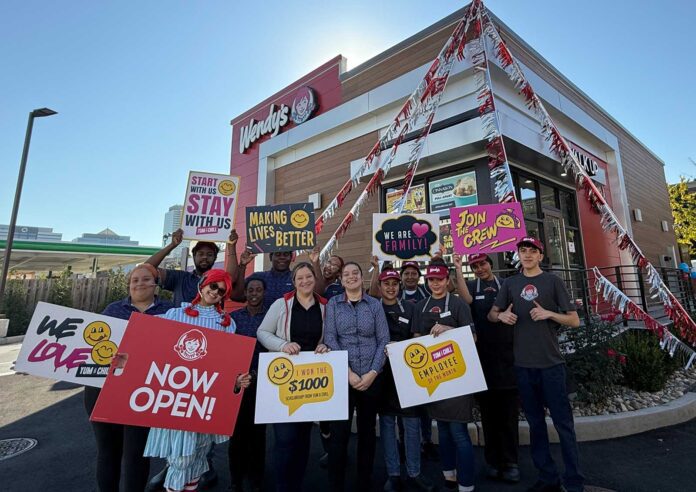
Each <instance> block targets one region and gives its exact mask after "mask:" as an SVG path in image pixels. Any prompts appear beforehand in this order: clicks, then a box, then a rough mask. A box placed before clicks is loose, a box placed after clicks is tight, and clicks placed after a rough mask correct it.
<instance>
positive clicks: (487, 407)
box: [478, 389, 519, 469]
mask: <svg viewBox="0 0 696 492" xmlns="http://www.w3.org/2000/svg"><path fill="white" fill-rule="evenodd" d="M478 399H479V405H480V408H481V426H482V427H483V438H484V440H485V442H486V446H485V450H484V455H485V457H486V462H487V463H488V464H489V465H491V466H494V467H496V468H499V469H504V468H505V467H506V466H509V465H516V464H517V447H518V445H519V434H518V432H519V431H518V428H517V426H518V422H519V402H518V394H517V390H516V389H507V390H504V389H492V390H488V391H484V392H483V393H481V394H480V395H479V397H478Z"/></svg>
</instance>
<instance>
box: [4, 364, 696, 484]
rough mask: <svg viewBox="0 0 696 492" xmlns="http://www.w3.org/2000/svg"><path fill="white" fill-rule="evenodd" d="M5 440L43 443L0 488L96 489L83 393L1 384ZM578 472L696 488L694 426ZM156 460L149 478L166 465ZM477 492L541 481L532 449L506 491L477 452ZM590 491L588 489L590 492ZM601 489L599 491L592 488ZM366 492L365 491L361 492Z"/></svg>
mask: <svg viewBox="0 0 696 492" xmlns="http://www.w3.org/2000/svg"><path fill="white" fill-rule="evenodd" d="M0 395H2V396H1V398H0V439H7V438H12V437H30V438H35V439H37V440H38V441H39V444H38V446H37V447H36V448H34V449H32V450H30V451H28V452H26V453H24V454H22V455H20V456H17V457H15V458H11V459H8V460H5V461H0V477H2V478H1V479H0V490H2V491H3V492H25V491H34V490H77V491H92V490H96V488H95V479H94V473H95V472H94V464H95V451H96V450H95V446H94V439H93V436H92V433H91V429H90V427H89V422H88V420H87V415H86V414H85V410H84V407H83V404H82V389H81V388H80V387H76V386H74V385H70V384H66V383H53V382H51V381H48V380H45V379H40V378H35V377H33V376H23V375H14V376H6V377H2V378H0ZM272 435H273V433H272V432H270V431H269V441H268V442H269V446H268V449H269V452H268V456H267V460H266V463H267V473H266V476H267V484H266V490H269V491H271V490H273V473H272V471H273V465H272V454H271V452H272V448H273V445H272V439H273V437H272ZM312 439H313V441H312V451H311V456H310V463H309V466H308V468H307V476H306V479H305V487H304V488H305V490H311V491H323V490H327V477H326V471H325V470H323V469H321V468H320V467H319V466H318V459H319V457H320V456H321V453H322V450H321V445H320V442H319V436H318V430H317V433H316V434H315V435H314V436H313V437H312ZM351 447H352V451H351V456H352V457H353V461H352V462H351V463H350V465H349V466H350V468H349V473H348V482H347V487H348V488H347V490H352V487H353V484H354V474H355V473H354V471H353V470H354V466H355V463H354V457H355V442H354V440H352V442H351ZM552 452H553V455H554V458H555V459H556V462H557V463H559V464H561V463H562V461H561V456H560V450H559V447H558V446H557V445H554V446H552ZM381 454H382V453H381V447H379V442H378V450H377V460H376V463H375V475H374V477H375V484H374V487H373V490H375V491H378V490H381V489H382V484H383V481H384V479H385V478H386V472H385V469H384V461H383V459H382V457H381ZM580 456H581V466H582V469H583V472H584V474H585V476H586V478H587V483H588V485H593V486H597V487H602V488H604V489H610V490H616V491H622V492H623V491H627V492H633V491H636V492H642V491H645V492H668V491H669V492H682V491H684V492H687V491H693V490H696V467H694V466H693V457H694V456H696V420H691V421H689V422H687V423H684V424H680V425H677V426H673V427H668V428H664V429H658V430H654V431H650V432H646V433H643V434H638V435H635V436H630V437H625V438H619V439H610V440H605V441H598V442H587V443H581V444H580ZM161 463H162V462H161V460H154V461H153V465H152V473H155V472H157V471H158V470H159V469H160V467H161ZM215 464H216V467H217V469H218V470H219V472H220V483H219V484H218V485H217V486H216V487H215V488H214V489H212V490H214V491H224V490H227V488H228V486H229V484H230V479H229V473H228V471H227V447H226V446H225V445H222V446H220V447H219V449H218V452H217V453H216V457H215ZM476 466H477V471H478V476H477V479H476V490H477V491H484V492H486V491H503V492H505V491H510V492H512V491H523V490H526V488H527V487H529V486H530V485H531V484H532V483H534V481H535V478H536V473H535V471H534V468H533V466H532V464H531V459H530V457H529V449H528V447H526V446H523V447H521V448H520V468H521V471H522V476H523V480H522V482H521V483H520V484H517V485H505V484H499V483H496V482H491V481H488V480H486V479H485V478H484V477H483V475H482V473H483V450H482V449H480V448H476ZM423 471H424V473H425V474H426V475H428V476H430V477H431V478H433V479H434V480H435V481H436V482H437V483H438V484H440V485H441V484H442V481H441V473H440V468H439V463H438V462H434V461H428V462H425V463H423ZM588 490H590V489H588ZM595 490H596V489H595ZM361 492H368V491H361Z"/></svg>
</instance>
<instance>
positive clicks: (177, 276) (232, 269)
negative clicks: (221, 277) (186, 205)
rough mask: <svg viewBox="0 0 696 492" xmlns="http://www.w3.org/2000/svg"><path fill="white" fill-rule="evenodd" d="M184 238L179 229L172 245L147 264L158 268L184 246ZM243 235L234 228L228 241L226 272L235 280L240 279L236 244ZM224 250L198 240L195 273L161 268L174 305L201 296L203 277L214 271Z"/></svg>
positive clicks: (161, 278) (162, 276) (194, 260)
mask: <svg viewBox="0 0 696 492" xmlns="http://www.w3.org/2000/svg"><path fill="white" fill-rule="evenodd" d="M183 239H184V231H183V230H181V229H177V230H176V231H175V232H174V234H172V242H171V243H169V244H168V245H167V246H165V247H164V248H162V249H161V250H159V251H158V252H157V253H155V254H154V255H152V256H151V257H150V258H148V259H147V261H146V262H145V263H149V264H150V265H152V266H154V267H155V268H157V267H159V264H160V263H162V260H164V259H165V258H166V257H167V256H168V255H169V254H170V253H171V252H172V251H174V249H175V248H176V247H177V246H179V245H180V244H181V241H183ZM238 239H239V236H238V235H237V231H235V230H234V229H233V230H232V231H231V232H230V236H229V239H228V240H227V244H228V247H227V249H226V250H225V254H226V255H227V258H226V261H225V270H226V271H227V273H229V274H230V277H232V279H236V278H237V251H236V248H235V245H236V244H237V240H238ZM219 252H220V248H219V247H218V246H217V244H215V243H213V242H208V241H198V242H197V243H196V245H195V246H194V247H193V249H192V250H191V254H192V255H193V266H194V269H193V271H191V272H187V271H183V270H174V269H169V268H167V269H165V268H159V277H160V286H161V287H162V288H163V289H164V290H169V291H171V292H172V293H173V294H174V305H175V306H177V307H178V306H181V303H182V302H191V301H192V300H193V298H194V297H196V294H198V282H199V281H200V279H201V276H202V275H203V274H204V273H205V272H207V271H208V270H210V269H211V268H213V266H214V265H215V260H216V258H217V255H218V253H219Z"/></svg>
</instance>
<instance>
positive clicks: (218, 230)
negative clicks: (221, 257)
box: [181, 171, 241, 242]
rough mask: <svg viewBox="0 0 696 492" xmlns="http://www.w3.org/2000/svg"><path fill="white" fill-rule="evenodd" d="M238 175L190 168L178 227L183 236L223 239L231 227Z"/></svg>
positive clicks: (234, 209)
mask: <svg viewBox="0 0 696 492" xmlns="http://www.w3.org/2000/svg"><path fill="white" fill-rule="evenodd" d="M240 181H241V178H240V177H239V176H229V175H227V174H211V173H203V172H199V171H190V172H189V176H188V181H187V182H186V197H185V198H184V213H183V214H182V216H181V228H182V229H183V230H184V238H185V239H194V240H199V241H211V242H216V241H217V242H225V241H227V239H228V238H229V235H230V231H231V230H232V229H234V222H235V217H236V213H237V201H238V198H237V197H238V196H239V183H240Z"/></svg>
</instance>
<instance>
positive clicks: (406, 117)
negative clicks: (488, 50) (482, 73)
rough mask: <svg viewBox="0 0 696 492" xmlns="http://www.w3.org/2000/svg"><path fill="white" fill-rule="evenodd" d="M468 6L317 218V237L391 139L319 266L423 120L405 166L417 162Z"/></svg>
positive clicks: (461, 39) (456, 51) (465, 22)
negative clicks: (348, 179) (361, 160)
mask: <svg viewBox="0 0 696 492" xmlns="http://www.w3.org/2000/svg"><path fill="white" fill-rule="evenodd" d="M472 5H473V4H472ZM472 5H470V7H469V10H468V13H467V15H466V16H465V18H464V19H462V20H461V21H460V22H459V23H458V24H457V26H456V27H455V29H454V32H453V33H452V35H451V36H450V37H449V39H448V40H447V42H446V43H445V45H444V46H443V48H442V50H441V51H440V53H439V54H438V56H437V58H436V59H435V60H434V61H433V63H432V64H431V65H430V68H429V69H428V71H427V72H426V74H425V76H424V77H423V79H422V80H421V82H420V83H419V84H418V87H417V88H416V90H415V91H414V92H413V93H412V94H411V96H410V97H409V98H408V99H407V100H406V102H405V103H404V105H403V106H402V108H401V110H400V111H399V113H398V114H397V115H396V117H395V118H394V121H393V122H392V123H391V124H390V125H389V127H388V129H387V131H386V132H385V133H384V135H383V136H382V138H380V140H379V141H378V142H377V144H375V146H374V147H373V149H372V151H370V153H369V154H368V155H367V157H366V158H365V161H363V164H362V165H361V166H360V168H359V169H357V170H356V172H355V173H354V174H353V176H352V177H351V179H350V181H348V182H347V183H346V184H345V185H344V186H343V188H342V189H341V191H340V192H339V193H338V195H337V196H336V198H334V199H333V200H332V201H331V203H330V204H329V205H328V206H327V207H326V209H325V210H324V212H323V213H322V214H321V216H320V217H319V218H318V219H317V222H316V227H315V232H316V233H317V234H319V232H321V230H322V229H323V227H324V224H325V222H326V220H328V219H329V218H331V217H333V215H335V213H336V210H337V209H338V208H339V207H340V206H341V205H342V204H343V202H344V201H345V197H346V195H347V194H348V193H350V191H351V190H352V189H353V188H354V187H355V186H357V183H358V182H359V180H360V177H362V175H363V174H364V172H365V171H367V170H368V169H370V168H371V167H372V166H373V164H374V162H375V159H379V158H380V157H382V156H381V153H382V148H383V147H386V144H387V142H390V141H392V140H393V144H392V148H391V151H390V152H389V154H387V155H386V156H385V157H383V160H382V161H378V162H379V165H378V168H377V170H376V172H375V174H374V175H373V176H372V178H371V179H370V181H369V182H368V183H367V185H366V186H365V189H364V190H363V192H362V193H361V194H360V196H359V197H358V199H357V200H356V201H355V203H354V204H353V206H352V207H351V209H350V211H349V212H348V214H346V216H345V217H344V219H343V221H341V224H340V225H339V226H338V228H337V229H336V231H335V232H334V234H333V235H332V236H331V238H329V240H328V242H327V243H326V245H325V246H324V248H322V250H321V252H320V254H319V260H320V262H321V263H322V264H323V263H324V262H326V261H327V260H328V258H329V256H330V255H331V252H332V251H333V248H334V247H335V246H336V243H337V241H338V239H340V238H341V237H342V236H343V235H344V234H345V233H346V231H347V230H348V228H349V227H350V225H351V224H352V222H353V220H355V219H357V218H358V217H359V215H360V209H361V208H362V206H363V205H364V204H365V203H366V202H367V200H368V198H369V197H370V196H372V195H373V194H374V193H375V192H376V191H377V189H378V188H379V186H380V185H381V183H382V180H383V179H384V177H385V176H386V175H387V173H388V172H389V170H390V169H391V164H392V162H393V160H394V157H395V156H396V152H397V150H398V147H399V145H400V144H401V142H402V141H403V139H404V137H405V136H406V134H407V133H408V132H409V131H410V130H411V129H413V128H415V127H416V125H417V123H418V121H420V119H421V118H424V119H425V125H424V126H423V130H422V131H421V134H420V136H419V137H418V138H417V139H416V140H415V141H414V144H413V148H412V151H411V160H410V162H409V167H412V166H414V161H415V162H416V163H417V161H418V160H419V159H420V154H421V151H422V148H423V144H424V141H425V137H427V135H428V134H429V132H430V128H431V126H432V122H433V119H434V117H435V112H436V111H437V108H438V107H439V104H440V100H441V99H442V95H443V94H444V89H445V85H446V84H447V80H448V78H449V74H450V71H451V68H452V65H453V63H454V61H455V56H459V54H460V53H461V52H462V51H463V43H464V42H465V36H464V33H465V32H466V29H467V27H468V25H469V23H470V20H471V18H472V16H471V12H472ZM405 196H406V195H405V194H404V197H405Z"/></svg>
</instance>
